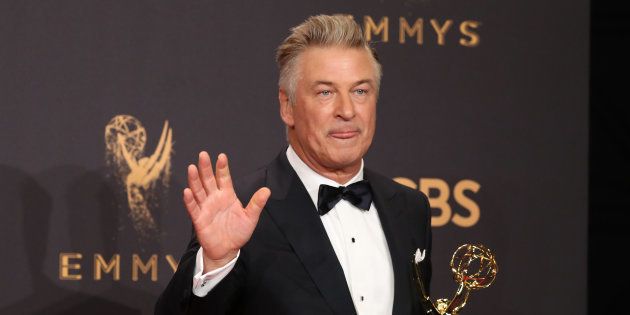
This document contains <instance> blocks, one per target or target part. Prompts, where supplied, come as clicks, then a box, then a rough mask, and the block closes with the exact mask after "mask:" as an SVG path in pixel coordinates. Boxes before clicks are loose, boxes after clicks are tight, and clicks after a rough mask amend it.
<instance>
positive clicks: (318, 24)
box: [276, 14, 382, 104]
mask: <svg viewBox="0 0 630 315" xmlns="http://www.w3.org/2000/svg"><path fill="white" fill-rule="evenodd" d="M311 46H320V47H330V46H341V47H345V48H364V49H366V50H367V51H369V52H370V53H371V56H372V59H373V63H374V68H375V69H374V70H375V73H376V78H375V79H376V90H377V92H378V90H379V87H380V83H381V74H382V72H381V71H382V70H381V64H380V62H379V60H378V56H377V54H376V50H374V48H372V47H371V46H370V44H369V42H368V41H367V40H366V39H365V36H364V34H363V31H362V30H361V27H360V26H359V24H357V22H355V21H354V19H353V18H352V16H351V15H342V14H335V15H316V16H311V17H309V18H308V19H306V21H304V22H302V24H300V25H298V26H296V27H293V28H292V29H291V34H290V35H289V36H288V37H287V38H286V39H285V40H284V41H283V42H282V44H280V46H278V49H277V52H276V62H277V63H278V68H279V70H280V77H279V79H278V86H279V87H280V88H281V89H283V90H284V91H285V92H286V93H287V95H288V97H289V103H290V104H294V102H295V89H296V86H297V81H298V76H299V73H297V67H296V64H297V60H298V57H299V55H300V53H302V52H303V51H304V50H306V49H307V48H308V47H311Z"/></svg>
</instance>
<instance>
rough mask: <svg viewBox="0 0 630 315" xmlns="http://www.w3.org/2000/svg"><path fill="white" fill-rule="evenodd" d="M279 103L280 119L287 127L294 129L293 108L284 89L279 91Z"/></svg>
mask: <svg viewBox="0 0 630 315" xmlns="http://www.w3.org/2000/svg"><path fill="white" fill-rule="evenodd" d="M278 101H279V102H280V117H281V118H282V121H284V124H285V125H287V127H289V128H291V127H293V125H294V124H295V121H294V120H293V106H292V105H291V104H290V103H289V95H287V93H286V92H285V91H284V90H283V89H278Z"/></svg>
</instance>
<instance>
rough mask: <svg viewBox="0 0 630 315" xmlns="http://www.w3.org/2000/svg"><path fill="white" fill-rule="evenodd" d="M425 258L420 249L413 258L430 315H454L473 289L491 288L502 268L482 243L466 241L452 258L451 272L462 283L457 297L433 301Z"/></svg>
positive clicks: (415, 278) (416, 276)
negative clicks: (424, 278) (423, 265)
mask: <svg viewBox="0 0 630 315" xmlns="http://www.w3.org/2000/svg"><path fill="white" fill-rule="evenodd" d="M423 260H424V252H421V251H420V249H418V250H417V251H416V253H415V255H414V257H413V261H412V264H413V269H414V270H415V276H414V280H415V281H416V285H417V286H418V291H420V293H421V294H422V296H421V298H420V301H421V302H422V305H423V306H424V309H425V310H427V314H440V315H454V314H459V312H460V311H461V310H462V308H464V306H465V305H466V301H468V295H470V292H471V291H475V290H479V289H484V288H487V287H489V286H490V285H491V284H492V282H494V279H495V278H496V276H497V272H498V271H499V267H498V266H497V261H496V260H495V258H494V255H493V254H492V252H490V250H489V249H488V248H486V247H485V246H483V245H480V244H478V245H471V244H464V245H462V246H460V247H459V248H457V250H456V251H455V253H453V257H452V258H451V271H453V277H454V278H455V282H457V283H459V286H458V287H457V291H456V292H455V296H454V297H453V298H452V299H451V300H449V299H438V300H437V301H436V303H433V302H432V301H431V298H430V297H429V295H428V294H427V290H426V288H425V287H424V283H423V282H422V272H421V271H420V262H422V261H423Z"/></svg>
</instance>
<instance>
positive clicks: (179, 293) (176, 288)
mask: <svg viewBox="0 0 630 315" xmlns="http://www.w3.org/2000/svg"><path fill="white" fill-rule="evenodd" d="M199 247H200V245H199V242H198V241H197V237H196V236H195V235H194V232H193V236H192V239H191V241H190V243H189V244H188V248H187V249H186V252H185V253H184V255H182V258H181V259H180V262H179V265H178V267H177V271H176V272H175V274H174V275H173V278H171V281H170V282H169V284H168V285H167V286H166V289H164V291H163V292H162V294H161V295H160V297H159V298H158V300H157V302H156V304H155V312H154V313H155V314H156V315H162V314H164V315H166V314H227V313H229V312H230V309H231V306H233V305H234V303H235V301H236V300H237V299H238V295H239V291H240V283H241V279H243V275H244V268H243V264H242V259H240V258H239V260H237V261H236V264H235V265H234V268H233V269H232V271H230V273H229V274H228V275H227V276H226V277H225V278H224V279H223V280H221V282H219V283H218V284H217V286H216V287H214V288H213V289H212V290H211V291H210V292H208V294H207V295H206V296H205V297H198V296H196V295H194V294H193V292H192V286H193V283H192V281H193V276H194V272H195V263H196V261H195V260H196V255H197V251H198V250H199Z"/></svg>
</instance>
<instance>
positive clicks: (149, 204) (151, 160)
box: [105, 115, 173, 238]
mask: <svg viewBox="0 0 630 315" xmlns="http://www.w3.org/2000/svg"><path fill="white" fill-rule="evenodd" d="M146 142H147V131H146V130H145V128H144V127H143V126H142V123H141V122H140V121H139V120H138V119H136V118H135V117H133V116H130V115H117V116H115V117H114V118H112V119H111V120H110V121H109V123H108V124H107V125H106V126H105V160H106V162H107V165H108V166H109V168H110V169H111V170H112V173H113V174H114V176H115V177H116V178H117V179H118V181H119V183H120V184H121V186H122V188H123V189H124V191H125V192H126V195H127V203H128V205H129V217H130V218H131V221H132V223H133V227H134V229H135V230H136V232H138V234H139V235H140V236H141V237H143V238H147V237H151V236H155V235H156V233H157V224H156V221H155V217H154V215H153V214H152V212H151V210H152V208H153V207H155V206H157V200H158V197H159V196H156V194H158V191H159V189H160V188H161V189H162V191H163V189H166V188H168V185H169V180H170V175H171V170H170V169H171V154H172V153H173V130H172V129H171V128H170V127H169V124H168V120H167V121H165V122H164V127H163V128H162V134H161V136H160V140H159V142H158V144H157V147H156V149H155V151H154V152H153V154H151V155H150V156H146V155H145V153H144V151H145V146H146Z"/></svg>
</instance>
